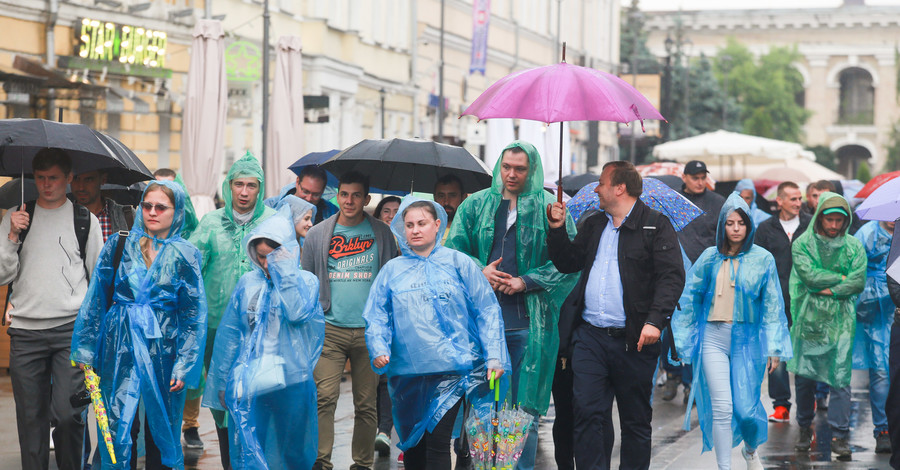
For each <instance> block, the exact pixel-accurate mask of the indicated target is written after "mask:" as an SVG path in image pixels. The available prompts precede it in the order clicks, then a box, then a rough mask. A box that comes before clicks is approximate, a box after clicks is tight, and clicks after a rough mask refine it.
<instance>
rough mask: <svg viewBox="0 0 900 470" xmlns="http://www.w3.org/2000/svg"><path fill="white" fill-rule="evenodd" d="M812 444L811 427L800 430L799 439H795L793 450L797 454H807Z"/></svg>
mask: <svg viewBox="0 0 900 470" xmlns="http://www.w3.org/2000/svg"><path fill="white" fill-rule="evenodd" d="M812 442H813V430H812V426H809V427H806V428H803V427H801V428H800V438H799V439H797V445H795V446H794V450H796V451H797V452H809V448H810V447H811V446H812Z"/></svg>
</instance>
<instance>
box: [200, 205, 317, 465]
mask: <svg viewBox="0 0 900 470" xmlns="http://www.w3.org/2000/svg"><path fill="white" fill-rule="evenodd" d="M259 238H268V239H270V240H273V241H275V242H278V243H279V244H281V246H280V247H279V248H277V249H275V250H274V251H272V252H271V253H269V255H268V256H266V262H267V267H268V274H266V272H265V271H264V270H263V268H262V266H261V265H260V263H259V261H258V259H257V253H256V249H255V248H254V247H252V246H251V245H250V244H251V242H252V241H253V240H256V239H259ZM241 245H242V247H243V249H244V253H245V256H247V258H248V259H250V260H251V262H252V263H253V270H252V271H250V272H248V273H246V274H244V275H243V276H241V279H240V281H238V283H237V286H235V288H234V294H232V296H231V299H230V301H229V303H228V306H227V307H226V309H225V314H224V316H223V317H222V322H221V323H220V324H219V329H218V332H217V334H216V339H215V347H214V349H213V354H212V361H211V363H210V367H209V375H208V376H207V383H206V391H205V393H204V396H203V405H204V406H206V407H209V408H214V409H219V410H224V409H226V408H223V406H222V403H221V402H220V396H223V397H224V401H225V405H226V407H227V411H228V412H229V414H230V416H231V420H232V422H233V423H234V426H229V433H230V435H231V436H232V439H231V442H232V447H231V450H230V452H231V465H232V468H234V469H260V470H264V469H282V468H284V469H288V468H296V469H308V468H311V467H312V465H313V464H314V463H315V460H316V449H317V445H318V434H317V432H318V425H317V405H316V384H315V380H314V379H313V370H314V369H315V367H316V362H317V361H318V360H319V355H320V354H321V352H322V344H323V341H324V338H325V319H324V315H323V313H322V307H321V306H320V305H319V300H318V299H319V292H318V290H319V280H318V279H316V277H315V276H313V275H312V274H310V273H308V272H306V271H303V270H301V269H300V267H299V265H298V264H297V259H298V256H299V253H298V252H299V251H300V246H299V244H298V243H297V239H296V233H295V232H294V228H293V223H292V221H291V213H290V209H288V208H282V209H281V210H279V212H278V214H276V215H275V216H273V217H269V218H268V219H266V220H264V221H263V222H261V223H260V224H259V225H258V226H257V227H256V228H255V229H254V230H253V231H252V232H250V234H248V235H247V236H246V237H244V240H243V242H242V243H241ZM273 371H276V372H277V374H276V373H275V372H273ZM273 374H274V375H280V378H281V383H280V385H278V386H277V387H271V386H270V387H268V389H266V390H262V389H261V387H262V386H261V385H260V384H261V383H269V381H270V380H271V379H272V375H273ZM271 388H275V390H271ZM284 436H288V439H284V438H283V437H284Z"/></svg>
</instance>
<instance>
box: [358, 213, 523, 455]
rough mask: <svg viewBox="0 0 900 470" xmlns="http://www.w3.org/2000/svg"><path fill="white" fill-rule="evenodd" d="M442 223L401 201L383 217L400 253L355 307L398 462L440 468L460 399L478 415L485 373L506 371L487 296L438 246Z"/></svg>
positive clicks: (494, 306)
mask: <svg viewBox="0 0 900 470" xmlns="http://www.w3.org/2000/svg"><path fill="white" fill-rule="evenodd" d="M446 225H447V213H446V212H444V208H443V207H441V206H440V205H439V204H437V203H434V202H431V201H422V200H418V199H416V198H415V197H412V196H410V197H407V198H406V199H405V200H404V201H403V204H401V206H400V209H399V213H398V217H395V218H394V220H393V222H392V223H391V230H392V231H393V232H394V236H396V237H397V239H398V240H400V249H401V251H402V252H403V256H401V257H399V258H395V259H393V260H391V261H390V262H388V263H387V264H386V265H384V267H383V268H382V269H381V271H379V273H378V276H377V277H376V278H375V283H374V284H373V286H372V289H371V290H370V291H369V299H368V301H367V302H366V308H365V310H364V312H363V318H364V319H365V320H366V346H367V347H368V348H369V358H370V360H371V362H372V368H373V369H374V370H375V372H377V373H378V374H386V375H387V376H388V389H389V390H390V396H391V401H392V402H393V418H394V426H395V428H396V430H397V435H398V436H399V437H400V443H399V444H398V447H400V449H401V450H403V451H404V463H405V466H406V468H407V470H418V469H429V470H449V469H450V437H451V435H452V433H453V426H454V423H455V422H456V417H457V415H458V411H459V410H460V407H461V401H462V399H463V398H466V400H467V402H468V403H470V404H471V405H472V406H474V407H475V409H476V412H478V413H480V414H482V415H485V414H487V413H488V412H489V411H490V406H491V401H492V400H491V398H492V394H491V393H490V391H489V390H488V378H489V377H490V376H491V375H493V376H494V377H500V376H502V375H503V372H504V371H505V370H509V352H508V351H507V348H506V340H505V337H504V335H503V318H502V316H501V315H500V305H499V304H498V303H497V298H496V296H495V295H494V292H493V289H491V286H490V284H488V282H487V279H485V277H484V275H483V274H482V273H481V269H480V268H479V267H478V266H477V265H476V264H475V262H474V261H472V260H471V258H469V257H468V256H466V255H464V254H462V253H460V252H458V251H456V250H451V249H449V248H445V247H443V246H441V244H440V240H441V235H442V234H443V231H444V229H445V227H446ZM504 379H505V377H504ZM504 384H508V380H504ZM504 388H505V386H504ZM501 393H502V391H501Z"/></svg>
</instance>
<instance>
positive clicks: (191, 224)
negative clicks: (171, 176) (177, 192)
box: [175, 173, 200, 238]
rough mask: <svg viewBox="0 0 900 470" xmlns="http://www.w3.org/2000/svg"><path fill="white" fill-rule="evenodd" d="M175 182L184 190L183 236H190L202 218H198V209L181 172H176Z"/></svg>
mask: <svg viewBox="0 0 900 470" xmlns="http://www.w3.org/2000/svg"><path fill="white" fill-rule="evenodd" d="M175 183H177V184H178V185H179V186H181V189H182V191H184V224H183V225H182V227H181V236H182V237H183V238H188V237H190V236H191V234H192V233H194V230H195V229H196V228H197V225H199V224H200V219H198V218H197V211H196V210H194V203H193V202H191V195H190V194H188V190H187V186H185V184H184V179H183V178H182V177H181V173H176V174H175Z"/></svg>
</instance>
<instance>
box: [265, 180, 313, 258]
mask: <svg viewBox="0 0 900 470" xmlns="http://www.w3.org/2000/svg"><path fill="white" fill-rule="evenodd" d="M282 207H287V208H288V210H289V211H290V213H289V215H290V221H291V223H292V224H293V225H297V224H298V223H300V221H301V220H303V217H304V216H305V215H306V213H307V212H309V211H312V219H311V220H316V211H317V209H316V206H314V205H312V204H310V203H309V202H307V201H306V200H304V199H300V198H299V197H297V196H292V195H290V194H288V195H287V196H285V197H284V198H282V199H281V200H280V201H278V205H277V206H275V209H276V210H280V209H281V208H282ZM310 228H312V227H310ZM304 238H305V237H301V236H300V235H297V243H299V244H300V248H301V249H302V248H303V239H304ZM297 262H298V263H299V262H300V260H299V258H298V259H297Z"/></svg>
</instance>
